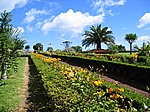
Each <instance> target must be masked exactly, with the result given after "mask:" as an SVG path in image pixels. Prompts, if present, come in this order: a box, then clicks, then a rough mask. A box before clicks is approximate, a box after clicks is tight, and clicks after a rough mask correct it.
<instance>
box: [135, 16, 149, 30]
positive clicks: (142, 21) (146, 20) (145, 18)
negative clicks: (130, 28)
mask: <svg viewBox="0 0 150 112" xmlns="http://www.w3.org/2000/svg"><path fill="white" fill-rule="evenodd" d="M147 24H150V13H145V14H144V15H143V16H142V17H141V18H140V20H139V25H137V27H138V28H142V27H144V26H145V25H147Z"/></svg>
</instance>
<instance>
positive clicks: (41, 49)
mask: <svg viewBox="0 0 150 112" xmlns="http://www.w3.org/2000/svg"><path fill="white" fill-rule="evenodd" d="M33 49H34V51H37V52H40V51H43V45H42V44H41V43H36V44H35V45H34V46H33Z"/></svg>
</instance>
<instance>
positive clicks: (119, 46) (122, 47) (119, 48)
mask: <svg viewBox="0 0 150 112" xmlns="http://www.w3.org/2000/svg"><path fill="white" fill-rule="evenodd" d="M117 46H118V50H119V51H126V48H125V46H123V45H117Z"/></svg>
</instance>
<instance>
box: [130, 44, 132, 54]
mask: <svg viewBox="0 0 150 112" xmlns="http://www.w3.org/2000/svg"><path fill="white" fill-rule="evenodd" d="M130 54H132V43H130Z"/></svg>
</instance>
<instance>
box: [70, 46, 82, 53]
mask: <svg viewBox="0 0 150 112" xmlns="http://www.w3.org/2000/svg"><path fill="white" fill-rule="evenodd" d="M71 48H73V49H74V50H75V51H76V52H82V47H81V46H72V47H71Z"/></svg>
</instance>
